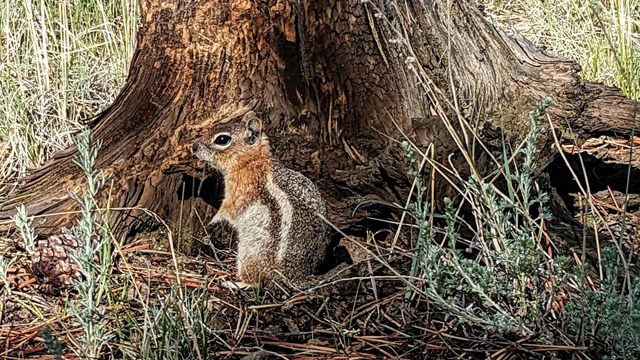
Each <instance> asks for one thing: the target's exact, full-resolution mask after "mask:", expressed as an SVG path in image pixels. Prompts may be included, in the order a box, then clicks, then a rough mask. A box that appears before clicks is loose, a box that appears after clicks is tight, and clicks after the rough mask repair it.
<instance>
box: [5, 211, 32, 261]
mask: <svg viewBox="0 0 640 360" xmlns="http://www.w3.org/2000/svg"><path fill="white" fill-rule="evenodd" d="M11 219H12V220H13V222H14V223H15V224H16V227H17V228H18V231H20V236H21V237H22V240H24V248H25V249H26V250H27V253H28V254H29V255H31V254H33V252H34V251H35V249H36V232H35V230H34V229H33V226H32V224H33V218H32V217H30V216H28V215H27V209H26V208H25V207H24V205H23V204H20V206H18V207H17V208H16V213H15V215H13V216H12V218H11Z"/></svg>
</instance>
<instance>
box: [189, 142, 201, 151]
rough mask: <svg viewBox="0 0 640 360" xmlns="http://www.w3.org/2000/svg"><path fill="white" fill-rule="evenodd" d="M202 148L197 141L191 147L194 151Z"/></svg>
mask: <svg viewBox="0 0 640 360" xmlns="http://www.w3.org/2000/svg"><path fill="white" fill-rule="evenodd" d="M199 148H200V142H198V141H196V142H194V143H193V146H192V147H191V150H193V152H196V151H198V149H199Z"/></svg>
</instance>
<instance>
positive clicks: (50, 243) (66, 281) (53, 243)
mask: <svg viewBox="0 0 640 360" xmlns="http://www.w3.org/2000/svg"><path fill="white" fill-rule="evenodd" d="M91 240H92V242H93V243H97V242H98V236H97V235H93V236H92V237H91ZM77 249H78V242H77V241H76V239H75V238H74V237H73V236H71V235H68V234H60V235H53V236H49V237H48V238H47V239H43V240H39V241H38V245H37V247H36V250H35V251H34V252H33V254H31V268H32V269H33V273H34V274H35V276H36V278H37V279H38V283H39V284H40V291H42V292H43V293H46V294H49V295H59V294H60V293H61V292H62V291H63V290H66V289H68V288H69V287H71V285H72V284H73V281H74V280H76V279H78V278H79V277H80V271H79V268H78V265H77V264H76V263H75V262H74V261H73V260H72V259H71V257H70V255H71V254H73V253H74V252H75V251H77Z"/></svg>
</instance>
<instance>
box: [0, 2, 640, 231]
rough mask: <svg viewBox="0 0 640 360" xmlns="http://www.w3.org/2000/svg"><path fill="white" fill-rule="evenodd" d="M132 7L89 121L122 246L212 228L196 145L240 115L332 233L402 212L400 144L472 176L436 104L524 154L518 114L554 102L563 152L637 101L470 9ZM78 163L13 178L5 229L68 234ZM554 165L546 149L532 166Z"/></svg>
mask: <svg viewBox="0 0 640 360" xmlns="http://www.w3.org/2000/svg"><path fill="white" fill-rule="evenodd" d="M140 6H141V16H142V23H141V26H140V29H139V32H138V44H137V49H136V52H135V54H134V58H133V60H132V63H131V67H130V71H129V76H128V78H127V82H126V85H125V87H124V88H123V89H122V92H121V93H120V95H119V96H118V98H117V99H116V101H115V102H114V104H113V105H112V106H110V107H109V108H108V109H106V110H105V111H104V112H103V113H101V114H100V115H98V116H97V117H96V118H95V119H93V120H92V121H90V123H89V126H90V127H91V129H92V130H93V134H94V137H95V138H98V139H100V140H101V141H102V144H103V145H102V149H101V151H100V153H99V157H98V162H97V167H98V168H100V169H104V170H105V171H106V172H107V173H109V174H110V176H111V177H110V181H109V182H108V183H107V187H106V189H105V190H104V191H103V192H102V198H101V200H102V201H103V204H104V203H106V202H109V207H110V208H111V214H110V217H111V221H112V226H113V231H114V233H115V234H116V235H118V236H124V235H126V234H128V233H130V232H132V231H139V230H141V229H145V228H148V227H152V226H154V224H157V222H156V221H155V219H154V217H153V216H150V215H149V214H148V212H146V211H144V210H142V209H148V210H149V211H151V212H153V213H156V214H157V216H158V217H159V218H161V219H168V220H169V221H168V222H169V223H170V224H176V223H177V222H178V221H179V219H190V220H188V221H190V224H182V225H181V227H182V228H193V227H197V226H199V224H200V220H199V219H202V221H204V222H206V221H207V220H208V219H210V217H211V216H212V214H213V213H214V211H215V210H214V208H212V207H211V206H209V205H211V204H214V205H215V203H216V201H219V200H220V197H221V196H222V195H221V194H222V193H221V191H220V186H218V184H219V181H217V180H216V179H215V174H213V175H212V174H209V173H205V172H202V171H201V168H202V165H201V164H196V162H195V160H194V159H193V158H192V156H191V151H190V149H191V145H192V143H193V142H194V140H195V139H197V138H198V137H200V136H203V135H204V134H206V133H207V132H209V131H211V129H214V128H215V126H216V124H219V123H223V122H226V121H229V120H230V119H233V118H236V117H241V116H243V115H244V114H245V113H246V112H248V111H254V112H255V113H256V115H257V116H258V117H260V118H261V119H262V120H263V122H264V123H265V125H266V129H267V133H268V134H269V136H270V138H271V141H272V144H273V148H274V151H275V153H276V155H277V156H279V157H280V158H281V159H282V160H283V162H284V163H285V164H286V165H288V166H289V167H292V168H294V169H296V170H299V171H302V172H303V173H304V174H306V175H307V176H309V177H310V178H311V179H312V180H314V181H315V182H316V183H317V184H318V185H319V187H320V189H321V191H322V193H323V196H324V197H325V199H326V201H327V205H328V209H329V215H330V220H331V221H333V222H334V223H335V224H336V225H337V226H339V227H342V228H346V227H348V226H350V224H351V225H352V224H353V223H354V221H356V220H358V219H355V220H354V219H352V218H351V212H352V210H353V207H354V206H355V205H356V204H357V203H359V202H361V201H362V200H364V199H376V200H382V201H387V202H397V203H404V201H405V200H404V199H405V197H406V196H407V194H408V189H409V188H410V186H411V182H410V180H409V179H408V177H407V175H405V174H406V171H405V169H406V161H405V159H404V155H403V153H402V151H401V149H400V147H399V146H398V145H397V142H395V141H393V140H398V139H401V138H402V133H404V134H407V135H408V136H410V137H411V138H412V139H414V140H415V141H417V142H418V145H419V146H421V147H426V146H428V145H429V144H430V143H436V144H437V148H438V158H439V159H440V160H442V161H444V160H446V159H452V160H451V161H452V162H453V164H454V165H455V166H456V167H458V168H459V169H460V171H461V172H462V173H464V172H465V169H468V167H467V165H466V163H465V162H464V161H463V159H462V157H461V156H456V155H459V154H460V152H459V149H458V148H457V147H456V145H455V144H454V142H453V141H452V140H451V138H450V137H449V136H448V134H447V131H446V130H445V128H444V125H443V123H442V121H440V120H439V119H437V118H434V117H433V116H431V113H430V109H433V108H435V107H437V106H442V107H443V108H444V109H445V112H446V113H448V115H449V116H451V118H454V117H455V115H456V113H455V111H454V110H453V108H452V107H448V106H445V105H443V104H444V102H445V99H455V100H456V101H457V103H458V108H459V109H462V112H461V113H460V115H461V116H462V117H464V118H465V119H467V120H468V121H469V123H472V124H477V129H478V133H479V134H480V137H481V138H482V139H483V141H484V142H486V143H488V144H491V143H495V142H496V141H497V142H499V141H501V139H502V136H503V135H504V137H505V139H506V140H507V141H508V142H509V143H511V144H516V143H517V142H518V141H519V140H521V139H522V137H523V136H524V134H525V133H526V130H527V129H528V127H529V122H528V118H527V114H528V113H529V112H530V111H531V110H532V109H533V108H534V106H535V104H536V103H537V102H538V101H540V100H541V99H542V98H543V97H545V96H547V95H548V96H552V98H553V103H552V105H551V107H550V109H549V115H550V118H551V121H552V122H553V124H554V125H555V127H557V129H558V130H557V131H559V133H560V134H561V135H562V136H563V138H565V139H572V141H573V140H575V141H577V142H580V141H581V140H584V139H586V138H587V137H589V136H593V135H599V134H610V133H616V134H620V135H627V134H629V133H630V131H631V128H632V118H633V112H634V103H633V102H632V101H630V100H628V99H626V98H624V97H623V96H621V95H620V93H619V91H618V90H617V89H614V88H611V87H607V86H604V85H600V84H592V83H588V82H584V81H582V80H580V78H579V77H578V71H579V67H578V65H576V64H575V63H574V62H572V61H568V60H564V59H560V58H557V57H554V56H550V55H547V54H543V53H542V52H540V51H538V50H537V49H535V48H534V47H533V46H532V45H531V44H530V43H529V42H527V41H526V40H525V39H522V38H514V37H510V36H507V35H506V34H505V33H504V32H502V31H501V30H500V29H498V28H496V27H494V26H493V25H491V24H490V23H488V22H487V21H486V20H485V19H484V17H483V14H482V13H481V12H480V11H479V10H478V9H477V7H476V5H475V4H474V3H473V2H472V1H468V0H459V1H445V0H434V1H419V0H409V1H404V2H394V1H384V2H379V3H378V2H368V1H357V0H322V1H310V0H291V1H286V0H272V1H260V2H256V1H249V0H225V1H195V0H180V1H175V2H160V1H157V0H141V2H140ZM403 39H406V40H408V41H405V40H403ZM416 63H419V64H422V65H423V69H424V71H425V73H426V75H427V76H428V78H429V79H431V81H432V85H433V87H434V88H437V89H440V91H441V92H440V93H437V92H436V93H433V94H428V93H425V92H424V90H423V88H422V87H421V86H420V85H419V84H418V83H417V78H416V76H415V73H414V70H415V67H413V69H412V68H411V66H412V64H416ZM457 130H458V131H461V129H460V128H458V129H457ZM468 145H469V146H471V144H468ZM495 148H496V151H498V153H499V150H498V149H499V147H498V146H497V145H496V147H495ZM490 150H491V149H490ZM76 153H77V152H76V150H75V148H70V149H69V150H67V151H65V152H62V153H60V154H58V155H56V156H55V157H54V158H53V159H51V160H50V161H49V162H47V163H46V164H45V165H43V166H42V167H41V168H39V169H37V170H35V171H34V172H33V173H32V174H31V175H29V176H27V177H25V178H24V179H22V181H21V185H20V187H19V189H18V191H17V193H16V196H15V200H14V201H11V202H8V203H5V204H3V206H2V211H3V214H2V217H4V218H7V217H8V216H10V215H11V214H12V213H13V209H14V208H15V206H16V205H17V204H18V203H20V202H24V203H26V205H27V210H28V213H29V214H30V215H44V216H43V217H39V218H38V222H37V228H38V232H39V233H40V234H43V235H48V234H51V233H56V232H58V231H59V228H60V226H61V225H69V224H70V222H71V221H72V219H73V218H74V217H75V215H74V214H73V213H70V212H72V211H73V210H75V209H76V207H77V206H76V204H74V203H73V202H72V200H70V199H69V197H68V196H67V193H68V191H69V190H76V191H78V190H80V189H81V188H82V187H83V186H84V181H83V178H82V174H81V172H80V170H79V168H78V167H77V166H76V165H75V164H73V159H74V157H75V156H76ZM450 154H454V155H453V156H452V157H451V156H449V155H450ZM555 155H556V151H555V150H554V148H553V147H550V146H541V148H540V153H539V159H538V163H539V165H540V166H542V167H544V166H546V164H549V163H550V162H551V160H552V159H553V158H554V156H555ZM476 160H477V167H478V168H479V169H480V171H488V170H489V169H488V166H489V161H488V157H487V156H486V154H484V155H483V154H479V155H478V156H477V159H476ZM207 177H209V179H208V180H206V181H204V182H202V181H203V180H204V179H205V178H207ZM436 184H437V188H436V193H437V194H440V195H439V197H441V196H444V194H448V193H450V189H449V188H448V186H447V184H446V183H445V182H443V181H440V182H437V183H436ZM203 200H204V201H203ZM195 212H198V214H199V216H194V214H195ZM364 215H366V214H363V215H361V216H360V219H361V218H362V216H364Z"/></svg>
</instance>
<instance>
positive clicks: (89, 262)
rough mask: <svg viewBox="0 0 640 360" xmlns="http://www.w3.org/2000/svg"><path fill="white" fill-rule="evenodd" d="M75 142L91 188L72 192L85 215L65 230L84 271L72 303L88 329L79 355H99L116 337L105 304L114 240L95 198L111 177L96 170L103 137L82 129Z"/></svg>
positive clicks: (74, 257) (73, 311)
mask: <svg viewBox="0 0 640 360" xmlns="http://www.w3.org/2000/svg"><path fill="white" fill-rule="evenodd" d="M75 143H76V146H77V147H78V153H79V157H78V158H76V159H75V160H74V162H75V163H76V164H77V165H78V166H79V167H80V168H81V169H82V171H83V172H84V175H85V178H86V179H87V188H86V192H85V193H84V194H76V193H70V194H69V196H70V197H71V198H72V199H74V200H75V201H77V202H78V203H79V204H80V214H81V216H80V218H79V219H78V220H77V222H76V224H75V226H73V227H72V228H71V229H70V230H67V229H63V232H64V233H66V234H67V235H71V236H73V237H74V238H75V239H76V241H77V242H78V249H77V251H76V252H75V253H74V254H72V255H71V258H72V260H73V261H74V262H75V263H76V264H77V265H78V268H79V270H80V273H81V274H82V276H81V277H80V278H79V279H77V280H76V281H75V282H74V287H75V289H76V291H77V292H78V297H77V299H75V300H74V301H71V302H70V303H69V311H70V312H71V314H72V315H73V316H74V317H75V322H76V323H77V324H78V325H80V326H81V327H82V328H83V329H84V332H83V334H82V335H80V336H79V337H78V339H77V341H78V344H79V345H80V346H79V349H77V351H79V352H80V353H79V354H78V355H79V356H80V357H83V358H98V357H99V356H100V354H101V353H102V350H103V349H104V347H105V346H106V345H107V344H108V342H109V340H110V339H111V338H112V337H113V335H112V334H110V333H109V331H108V330H107V325H108V319H107V317H106V315H107V312H106V305H105V302H106V301H107V299H106V297H105V295H106V292H107V290H108V286H109V285H108V284H109V275H110V258H111V256H110V254H111V249H110V248H109V244H110V242H109V241H108V239H107V238H105V237H103V236H101V235H100V229H99V228H98V227H97V224H99V223H100V221H99V220H100V218H99V216H100V213H99V211H98V206H97V204H96V200H95V199H96V196H97V195H98V192H99V191H100V189H102V187H103V186H104V184H105V182H106V180H107V177H106V175H105V174H104V173H103V172H102V171H95V170H94V166H95V163H96V159H97V156H98V150H99V148H100V141H95V142H93V141H92V136H91V132H90V130H88V129H84V130H82V131H81V132H80V133H79V134H78V135H77V136H76V138H75Z"/></svg>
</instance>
